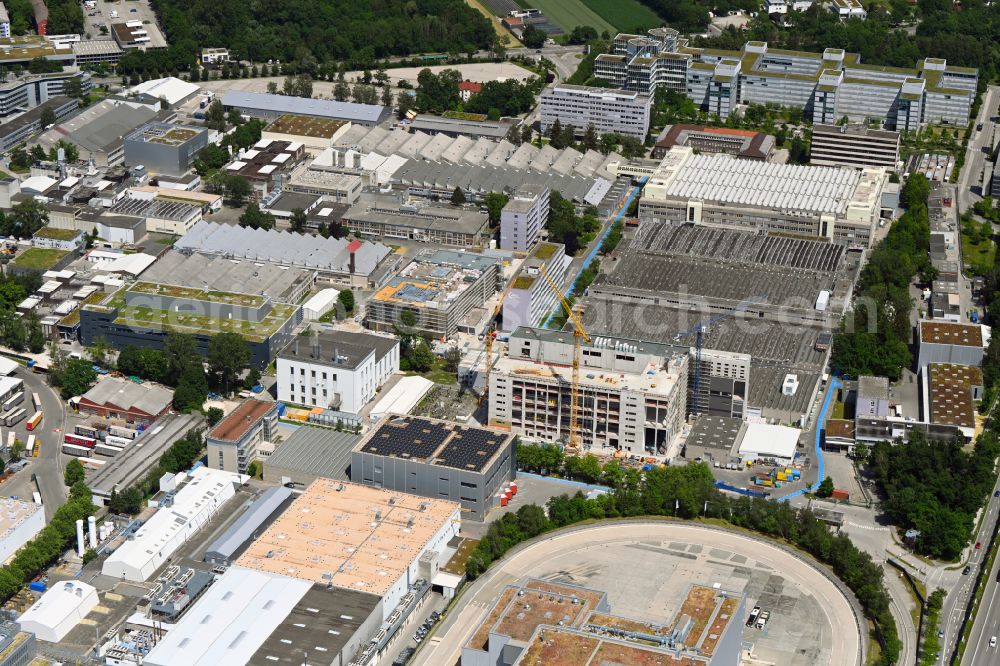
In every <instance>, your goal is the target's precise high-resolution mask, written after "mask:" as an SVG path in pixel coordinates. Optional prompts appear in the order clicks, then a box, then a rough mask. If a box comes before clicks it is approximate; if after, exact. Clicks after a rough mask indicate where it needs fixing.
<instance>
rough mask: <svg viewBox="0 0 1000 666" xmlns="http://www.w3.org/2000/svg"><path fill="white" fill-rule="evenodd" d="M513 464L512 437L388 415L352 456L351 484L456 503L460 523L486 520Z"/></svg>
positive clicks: (510, 477)
mask: <svg viewBox="0 0 1000 666" xmlns="http://www.w3.org/2000/svg"><path fill="white" fill-rule="evenodd" d="M516 459H517V438H516V437H515V436H514V435H513V434H512V433H510V432H503V431H498V430H492V429H490V428H482V427H477V426H466V425H458V424H456V423H449V422H447V421H439V420H437V419H428V418H424V417H413V416H395V415H389V416H387V417H386V418H384V419H382V421H380V422H379V424H378V425H377V426H376V427H375V428H373V429H371V430H369V431H368V433H367V434H366V435H365V436H364V438H363V439H362V440H361V441H360V442H358V444H357V445H356V446H355V447H354V450H353V451H352V452H351V481H353V482H355V483H362V484H364V485H368V486H375V487H377V488H385V489H386V490H395V491H399V492H405V493H410V494H412V495H420V496H422V497H432V498H434V499H439V500H442V499H443V500H451V501H453V502H458V503H459V504H461V506H462V515H463V518H472V519H473V520H484V519H485V518H486V513H487V512H488V511H489V510H490V509H491V508H493V507H494V506H496V505H498V504H499V502H498V500H497V497H496V495H497V493H498V492H500V490H501V486H502V485H504V484H505V483H507V482H508V481H512V480H513V479H514V475H515V473H516V470H517V462H516Z"/></svg>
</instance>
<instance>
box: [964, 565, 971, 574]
mask: <svg viewBox="0 0 1000 666" xmlns="http://www.w3.org/2000/svg"><path fill="white" fill-rule="evenodd" d="M970 571H972V567H970V566H969V565H965V568H964V569H962V575H963V576H968V575H969V572H970Z"/></svg>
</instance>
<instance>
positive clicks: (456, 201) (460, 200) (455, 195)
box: [451, 187, 465, 206]
mask: <svg viewBox="0 0 1000 666" xmlns="http://www.w3.org/2000/svg"><path fill="white" fill-rule="evenodd" d="M451 203H452V205H453V206H461V205H462V204H464V203H465V192H463V191H462V188H461V187H456V188H455V191H454V192H452V193H451Z"/></svg>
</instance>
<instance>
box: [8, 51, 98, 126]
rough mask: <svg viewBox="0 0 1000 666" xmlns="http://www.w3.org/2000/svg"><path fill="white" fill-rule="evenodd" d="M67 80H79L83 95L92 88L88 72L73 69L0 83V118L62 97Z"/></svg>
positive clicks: (21, 77) (31, 75)
mask: <svg viewBox="0 0 1000 666" xmlns="http://www.w3.org/2000/svg"><path fill="white" fill-rule="evenodd" d="M2 64H4V63H3V62H2V61H0V65H2ZM68 79H79V81H80V91H81V92H82V93H83V94H87V93H89V92H90V91H91V89H93V87H94V83H93V81H92V80H91V78H90V73H89V72H80V71H77V70H75V69H73V68H70V69H68V70H66V71H62V72H53V73H51V74H29V75H26V76H20V77H17V78H14V79H12V80H10V81H4V82H3V83H0V116H9V115H10V114H12V113H15V112H18V111H23V110H25V109H30V108H33V107H36V106H38V105H39V104H41V103H43V102H45V101H48V100H50V99H53V98H56V97H60V96H62V94H63V90H64V88H65V85H66V81H67V80H68Z"/></svg>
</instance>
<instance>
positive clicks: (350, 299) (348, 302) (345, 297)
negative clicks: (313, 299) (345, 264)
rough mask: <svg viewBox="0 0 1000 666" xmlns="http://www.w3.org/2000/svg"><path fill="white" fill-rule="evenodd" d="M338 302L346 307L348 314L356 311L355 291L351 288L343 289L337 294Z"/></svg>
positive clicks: (345, 310)
mask: <svg viewBox="0 0 1000 666" xmlns="http://www.w3.org/2000/svg"><path fill="white" fill-rule="evenodd" d="M337 302H338V303H340V305H341V307H343V308H344V312H346V313H347V314H348V315H350V314H352V313H353V312H354V292H352V291H351V290H350V289H343V290H341V292H340V293H339V294H337Z"/></svg>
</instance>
